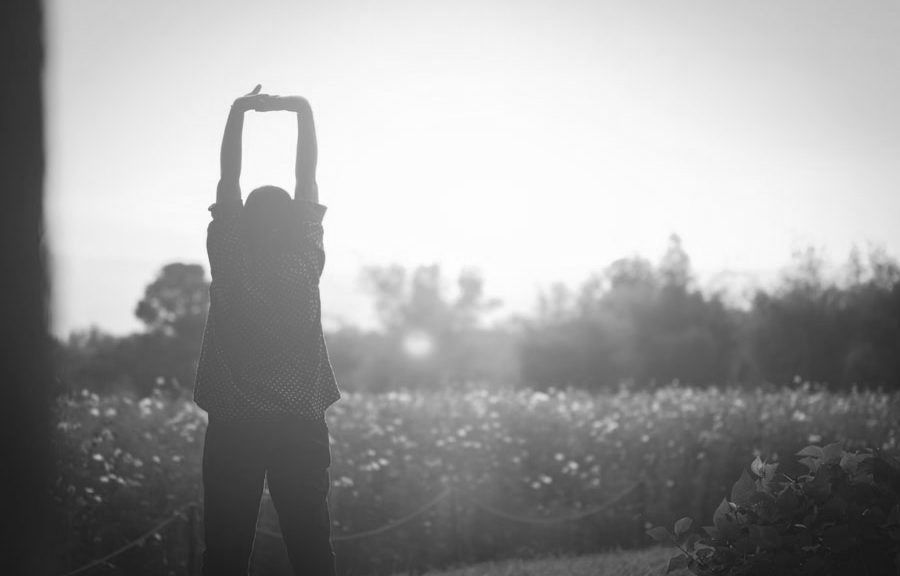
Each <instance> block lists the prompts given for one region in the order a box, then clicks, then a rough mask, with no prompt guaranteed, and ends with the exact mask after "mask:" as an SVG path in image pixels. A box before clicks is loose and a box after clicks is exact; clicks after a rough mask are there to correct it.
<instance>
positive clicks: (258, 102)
mask: <svg viewBox="0 0 900 576" xmlns="http://www.w3.org/2000/svg"><path fill="white" fill-rule="evenodd" d="M260 90H262V84H257V85H256V88H254V89H253V90H251V91H250V92H249V93H247V94H245V95H243V96H241V97H240V98H237V99H236V100H235V101H234V104H233V105H232V108H234V109H236V110H237V111H239V112H246V111H248V110H255V111H257V112H273V111H280V110H284V111H287V112H297V113H307V112H309V111H310V110H311V108H310V105H309V102H308V101H307V100H306V98H304V97H302V96H275V95H274V94H260Z"/></svg>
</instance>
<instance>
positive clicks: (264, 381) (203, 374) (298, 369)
mask: <svg viewBox="0 0 900 576" xmlns="http://www.w3.org/2000/svg"><path fill="white" fill-rule="evenodd" d="M293 206H294V207H295V209H296V211H297V214H296V216H297V227H298V228H297V230H296V232H297V234H295V236H294V237H293V238H292V241H291V243H290V245H289V246H288V248H287V249H285V250H282V251H280V252H279V253H277V254H274V253H273V254H268V255H266V256H265V257H264V258H262V259H258V260H254V259H251V258H249V256H248V254H247V251H246V249H245V242H246V240H245V238H246V234H245V232H244V222H243V219H242V218H240V215H241V212H242V209H243V202H242V201H240V200H237V201H235V202H234V203H228V204H222V203H218V204H213V205H212V206H210V207H209V210H210V212H211V213H212V217H213V220H212V222H210V224H209V229H208V231H207V241H206V250H207V253H208V254H209V264H210V273H211V275H212V282H211V284H210V287H209V295H210V306H209V315H208V316H207V319H206V328H205V330H204V333H203V346H202V348H201V352H200V361H199V364H198V367H197V378H196V381H195V383H194V402H195V403H196V404H197V405H198V406H199V407H200V408H202V409H204V410H206V411H207V412H208V413H209V415H210V417H211V418H218V419H223V420H268V419H277V418H279V417H284V416H296V417H299V418H302V419H310V420H321V419H323V418H324V415H325V410H326V409H327V408H328V407H329V406H330V405H331V404H333V403H335V402H336V401H337V400H339V399H340V398H341V393H340V391H339V390H338V387H337V383H336V381H335V378H334V371H333V370H332V367H331V361H330V360H329V358H328V350H327V349H326V347H325V337H324V335H323V333H322V321H321V303H320V300H319V277H320V276H321V274H322V269H323V267H324V265H325V251H324V249H323V246H322V234H323V232H322V218H323V216H324V215H325V211H326V207H325V206H322V205H320V204H316V203H313V202H307V201H298V200H294V203H293Z"/></svg>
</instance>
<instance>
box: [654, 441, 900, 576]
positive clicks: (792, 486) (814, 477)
mask: <svg viewBox="0 0 900 576" xmlns="http://www.w3.org/2000/svg"><path fill="white" fill-rule="evenodd" d="M896 454H897V451H896V450H892V451H890V452H888V451H882V450H879V449H877V448H876V449H874V450H866V451H863V452H853V453H851V452H847V451H845V450H844V449H843V447H842V446H841V444H840V443H837V442H835V443H833V444H828V445H827V446H825V447H824V448H822V447H819V446H807V447H806V448H804V449H803V450H801V451H800V452H798V453H797V455H798V456H801V457H802V458H801V459H800V463H801V464H803V465H804V466H805V467H806V468H807V469H808V473H806V474H802V475H800V476H798V477H797V478H791V477H789V476H787V475H786V474H781V475H780V476H781V477H783V480H782V481H779V480H778V479H777V477H776V470H777V469H778V463H774V462H773V463H767V462H764V461H762V460H760V458H759V457H757V458H756V459H755V460H754V461H753V463H752V464H751V465H750V470H749V471H748V470H746V469H745V470H744V471H743V472H742V473H741V476H740V478H739V479H738V480H737V482H735V483H734V486H733V487H732V489H731V498H730V500H729V499H726V498H723V499H722V502H721V504H720V505H719V507H718V508H717V509H716V511H715V513H714V515H713V526H704V527H703V533H700V532H698V531H696V530H692V529H691V528H692V525H693V520H692V519H691V518H690V517H684V518H681V519H680V520H678V521H677V522H676V523H675V526H674V532H670V531H669V530H668V529H666V528H664V527H661V526H656V527H654V528H652V529H650V530H648V531H647V534H648V535H649V536H650V537H652V538H653V539H655V540H657V541H659V542H664V543H668V544H672V545H675V546H676V547H677V548H678V549H679V550H681V553H680V554H678V555H677V556H674V557H673V558H671V559H670V560H669V564H668V567H667V571H666V572H667V573H669V572H673V571H676V570H682V569H687V570H688V571H690V572H691V573H693V574H697V575H698V576H707V575H728V576H737V575H743V574H763V573H765V574H767V575H771V576H776V575H781V574H785V575H787V574H816V575H820V574H821V575H829V574H872V575H876V574H896V573H898V571H900V460H898V459H897V457H896Z"/></svg>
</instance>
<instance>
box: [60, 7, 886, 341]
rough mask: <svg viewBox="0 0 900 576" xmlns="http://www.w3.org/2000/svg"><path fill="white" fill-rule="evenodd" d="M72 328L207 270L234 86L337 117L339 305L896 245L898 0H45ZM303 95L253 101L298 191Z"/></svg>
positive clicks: (280, 169) (332, 229) (130, 323)
mask: <svg viewBox="0 0 900 576" xmlns="http://www.w3.org/2000/svg"><path fill="white" fill-rule="evenodd" d="M47 12H48V14H47V18H48V26H47V27H48V30H47V35H48V40H49V46H48V69H47V114H48V131H47V137H48V155H49V158H48V180H47V192H48V198H47V204H48V222H49V227H50V234H51V238H50V240H51V250H52V258H53V259H52V264H53V270H54V295H53V298H54V300H53V301H54V311H55V317H54V330H55V332H56V333H59V334H63V333H66V332H68V331H69V330H71V329H73V328H80V327H86V326H88V325H89V324H96V325H99V326H100V327H102V328H104V329H107V330H110V331H112V332H115V333H124V332H127V331H131V330H134V329H137V328H138V326H139V324H138V322H137V321H136V320H135V319H134V316H133V313H132V311H133V309H134V306H135V304H136V302H137V300H138V299H139V298H140V296H141V294H142V293H143V289H144V287H145V286H146V284H148V283H149V282H150V281H151V280H152V279H153V277H154V276H155V274H156V273H157V271H158V270H159V268H160V267H161V266H162V265H164V264H166V263H168V262H172V261H184V262H201V263H203V264H206V253H205V234H206V225H207V223H208V221H209V214H208V212H207V211H206V208H207V206H208V205H209V204H210V203H211V202H213V200H214V196H215V185H216V182H217V180H218V152H219V143H220V138H221V133H222V128H223V126H224V122H225V118H226V114H227V110H228V107H229V105H230V103H231V101H232V100H233V98H235V97H237V96H239V95H240V94H243V93H245V92H247V91H249V90H250V89H251V88H252V87H253V86H254V85H255V84H256V83H261V84H262V85H263V91H264V92H270V93H277V94H302V95H304V96H306V97H307V98H308V99H309V100H310V102H311V103H312V105H313V109H314V111H315V114H316V124H317V128H318V132H319V172H318V182H319V189H320V193H321V201H322V203H324V204H326V205H327V206H328V207H329V212H328V214H327V216H326V219H325V231H326V232H325V233H326V250H327V253H328V258H327V264H326V271H325V274H324V277H323V280H322V292H323V298H322V300H323V314H324V316H325V318H326V320H327V321H330V322H339V321H347V322H364V323H365V322H368V321H370V319H371V313H370V303H369V299H368V297H367V296H366V295H365V293H364V292H363V291H362V290H361V287H360V285H359V281H358V278H359V275H358V272H359V269H360V267H361V266H363V265H367V264H388V263H392V262H398V263H401V264H406V265H409V266H413V265H416V264H426V263H432V262H438V263H441V264H442V265H443V266H444V268H445V269H446V270H447V272H448V273H449V274H450V275H451V277H452V276H455V274H456V272H458V271H459V269H460V268H461V267H462V266H473V267H476V268H478V269H480V270H481V271H482V273H483V274H484V276H485V279H486V289H487V291H488V292H489V293H490V294H491V295H495V296H498V297H500V298H502V299H503V300H504V301H505V302H506V304H507V307H506V309H507V310H508V311H528V310H529V309H530V308H531V306H532V305H533V303H534V301H535V297H536V294H537V292H538V290H539V289H540V288H542V287H546V286H548V285H549V284H550V283H551V282H554V281H563V282H566V283H569V284H570V285H575V284H577V283H580V282H581V281H582V280H584V279H585V278H586V277H587V276H588V275H589V274H590V273H591V272H594V271H598V270H600V269H602V268H603V267H604V266H606V265H607V264H608V263H609V262H611V261H612V260H614V259H616V258H619V257H622V256H629V255H633V254H636V253H638V254H642V255H646V256H648V257H651V258H652V259H654V260H656V259H657V258H658V257H659V256H660V254H661V253H662V252H663V250H664V249H665V246H666V243H667V238H668V236H669V234H670V233H672V232H677V233H678V234H680V235H681V237H682V239H683V242H684V245H685V248H686V249H687V251H688V253H689V254H690V256H691V258H692V261H693V264H694V266H695V269H697V270H698V272H699V274H700V277H701V279H702V280H704V279H705V280H710V279H711V278H713V277H714V276H715V275H716V274H717V273H720V272H724V271H731V272H734V273H736V274H758V275H761V276H763V277H764V276H766V275H767V274H768V275H771V274H772V272H773V271H775V270H777V269H778V268H780V267H782V266H784V265H785V264H787V263H788V262H789V259H790V255H791V251H792V250H793V249H795V248H800V247H803V246H806V245H814V246H818V247H822V248H825V250H826V253H827V254H828V255H829V256H830V257H831V258H832V259H833V260H834V261H836V262H838V261H843V260H844V259H845V258H846V255H847V253H848V252H849V250H850V247H851V245H853V244H854V243H856V244H858V245H860V246H861V247H863V248H864V247H865V246H866V244H867V242H873V243H876V244H879V245H883V246H884V247H886V248H887V249H888V251H889V252H890V253H892V254H894V255H900V226H897V218H898V215H900V161H898V160H900V106H898V105H897V102H900V74H898V70H900V4H898V3H897V2H895V1H893V0H866V2H858V1H853V0H845V1H840V2H837V1H832V0H803V1H800V0H792V1H790V2H786V1H784V0H756V1H754V2H722V1H721V0H702V1H672V0H658V1H652V2H650V1H643V0H617V1H602V0H552V1H551V0H545V1H540V2H538V1H533V0H454V1H443V2H433V1H426V0H406V1H403V0H377V1H376V0H352V1H350V0H314V1H293V0H281V1H276V0H266V1H262V0H256V1H254V2H252V3H250V2H238V1H234V0H195V1H191V2H176V1H174V0H155V1H153V2H146V1H142V0H77V1H76V0H47ZM295 132H296V125H295V123H294V121H293V118H292V117H291V116H290V115H289V114H287V113H270V114H267V115H262V114H256V113H251V114H250V115H248V118H247V120H246V122H245V137H244V172H243V175H242V186H243V189H244V193H245V195H246V194H247V193H248V192H249V191H250V190H252V189H253V188H254V187H256V186H258V185H261V184H270V183H271V184H276V185H281V186H282V187H285V188H288V189H291V188H292V186H293V155H294V146H295V143H296V135H295Z"/></svg>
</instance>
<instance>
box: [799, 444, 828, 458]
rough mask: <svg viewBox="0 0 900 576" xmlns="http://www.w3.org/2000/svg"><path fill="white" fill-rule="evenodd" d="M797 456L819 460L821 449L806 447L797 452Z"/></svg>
mask: <svg viewBox="0 0 900 576" xmlns="http://www.w3.org/2000/svg"><path fill="white" fill-rule="evenodd" d="M797 456H811V457H813V458H821V457H822V449H821V448H819V447H818V446H807V447H806V448H804V449H803V450H801V451H799V452H797Z"/></svg>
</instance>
